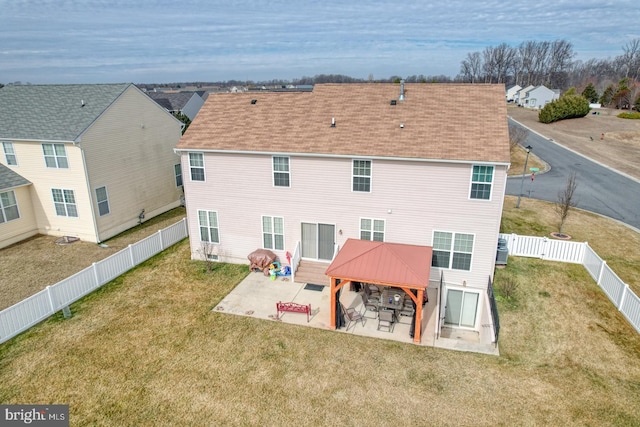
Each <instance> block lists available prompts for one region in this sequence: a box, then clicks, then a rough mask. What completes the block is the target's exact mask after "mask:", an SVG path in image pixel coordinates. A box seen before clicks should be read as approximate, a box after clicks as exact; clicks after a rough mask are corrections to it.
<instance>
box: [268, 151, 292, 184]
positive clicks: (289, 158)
mask: <svg viewBox="0 0 640 427" xmlns="http://www.w3.org/2000/svg"><path fill="white" fill-rule="evenodd" d="M276 157H277V158H281V159H287V171H286V172H283V171H277V170H276V169H275V166H276V165H275V164H274V160H275V158H276ZM276 173H283V174H284V173H286V174H287V175H288V176H289V185H276ZM271 186H272V187H273V188H291V157H289V156H277V155H275V154H274V155H273V156H271Z"/></svg>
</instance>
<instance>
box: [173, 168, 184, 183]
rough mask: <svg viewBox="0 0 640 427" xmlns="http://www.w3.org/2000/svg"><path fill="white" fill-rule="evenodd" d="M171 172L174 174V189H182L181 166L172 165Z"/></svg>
mask: <svg viewBox="0 0 640 427" xmlns="http://www.w3.org/2000/svg"><path fill="white" fill-rule="evenodd" d="M173 172H174V173H175V174H176V187H182V165H180V163H178V164H177V165H173Z"/></svg>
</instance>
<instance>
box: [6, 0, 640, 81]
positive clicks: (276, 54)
mask: <svg viewBox="0 0 640 427" xmlns="http://www.w3.org/2000/svg"><path fill="white" fill-rule="evenodd" d="M639 23H640V2H638V0H571V1H565V0H553V1H547V0H540V1H536V2H533V1H531V0H511V1H509V2H506V1H502V0H500V1H498V0H488V1H480V0H447V1H433V0H422V1H405V2H400V1H391V0H367V1H363V0H323V1H310V0H268V1H267V0H253V1H252V0H225V1H219V0H185V1H180V0H126V1H122V0H0V83H5V84H6V83H9V82H15V81H22V82H23V83H25V82H31V83H34V84H35V83H107V82H133V83H162V82H177V81H224V80H232V79H237V80H254V81H261V80H271V79H294V78H298V77H302V76H313V75H316V74H346V75H349V76H352V77H359V78H367V77H368V76H369V75H370V74H372V75H373V76H374V77H375V78H386V77H389V76H392V75H398V76H403V77H406V76H410V75H414V74H424V75H439V74H444V75H448V76H451V77H454V76H455V75H456V74H458V72H459V70H460V62H461V61H462V60H463V59H464V58H465V57H466V55H467V53H470V52H475V51H481V50H483V49H484V48H485V47H487V46H497V45H498V44H500V43H503V42H505V43H507V44H509V45H511V46H517V45H518V44H519V43H520V42H522V41H525V40H536V41H543V40H547V41H553V40H556V39H565V40H567V41H569V42H571V43H572V44H573V46H574V50H575V52H576V53H577V57H576V59H580V60H588V59H590V58H613V57H615V56H617V55H620V54H621V53H622V46H624V45H625V44H626V43H628V42H629V41H630V40H632V39H635V38H640V24H639Z"/></svg>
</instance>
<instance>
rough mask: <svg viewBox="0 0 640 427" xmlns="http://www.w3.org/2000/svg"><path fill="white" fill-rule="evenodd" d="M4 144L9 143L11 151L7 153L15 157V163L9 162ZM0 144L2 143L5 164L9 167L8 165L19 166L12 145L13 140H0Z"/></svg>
mask: <svg viewBox="0 0 640 427" xmlns="http://www.w3.org/2000/svg"><path fill="white" fill-rule="evenodd" d="M4 144H9V146H10V147H11V151H13V153H9V155H11V156H13V157H14V158H15V161H16V164H15V165H12V164H10V163H9V159H8V158H7V155H8V154H7V150H6V148H5V146H4ZM0 145H2V152H3V153H4V161H5V162H7V163H6V164H5V166H7V167H10V166H19V165H18V155H17V154H16V149H15V147H14V146H13V142H11V141H0Z"/></svg>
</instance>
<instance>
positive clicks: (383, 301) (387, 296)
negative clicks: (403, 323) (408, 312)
mask: <svg viewBox="0 0 640 427" xmlns="http://www.w3.org/2000/svg"><path fill="white" fill-rule="evenodd" d="M396 294H397V295H400V299H399V300H398V302H396V300H395V298H394V296H395V295H396ZM403 294H404V291H402V290H401V291H398V289H393V288H390V289H383V291H382V294H381V298H380V302H379V303H378V307H379V308H386V309H391V310H393V312H394V315H395V316H396V318H397V317H398V316H397V315H398V311H400V310H402V307H403V304H404V295H403ZM389 300H391V302H389Z"/></svg>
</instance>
